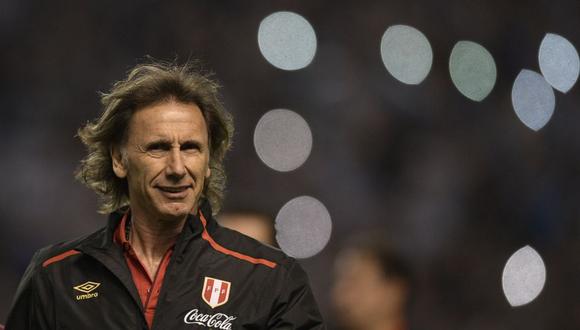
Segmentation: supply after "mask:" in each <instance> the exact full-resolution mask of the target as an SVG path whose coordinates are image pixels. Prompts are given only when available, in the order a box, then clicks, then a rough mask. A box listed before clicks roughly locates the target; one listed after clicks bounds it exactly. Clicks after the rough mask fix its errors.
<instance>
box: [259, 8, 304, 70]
mask: <svg viewBox="0 0 580 330" xmlns="http://www.w3.org/2000/svg"><path fill="white" fill-rule="evenodd" d="M258 46H259V47H260V52H261V53H262V55H263V56H264V57H265V58H266V60H267V61H268V62H270V64H272V65H273V66H275V67H277V68H279V69H282V70H298V69H302V68H304V67H306V66H308V64H310V62H312V59H313V58H314V55H315V54H316V34H315V33H314V29H313V28H312V25H310V23H308V21H307V20H306V19H305V18H304V17H302V16H300V15H298V14H296V13H292V12H288V11H280V12H276V13H273V14H271V15H269V16H267V17H266V18H264V19H263V20H262V22H261V23H260V27H259V28H258Z"/></svg>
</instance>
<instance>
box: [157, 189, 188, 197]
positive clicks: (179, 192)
mask: <svg viewBox="0 0 580 330" xmlns="http://www.w3.org/2000/svg"><path fill="white" fill-rule="evenodd" d="M156 188H157V189H159V191H161V193H162V194H163V195H164V196H166V197H167V198H169V199H181V198H184V197H185V196H187V194H188V192H189V188H191V186H178V187H172V186H157V187H156Z"/></svg>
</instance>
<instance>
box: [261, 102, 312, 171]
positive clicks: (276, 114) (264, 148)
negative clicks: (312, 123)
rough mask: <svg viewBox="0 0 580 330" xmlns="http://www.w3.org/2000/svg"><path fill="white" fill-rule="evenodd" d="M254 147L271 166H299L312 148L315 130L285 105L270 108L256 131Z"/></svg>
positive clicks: (281, 169) (289, 168)
mask: <svg viewBox="0 0 580 330" xmlns="http://www.w3.org/2000/svg"><path fill="white" fill-rule="evenodd" d="M254 147H255V149H256V153H257V154H258V157H260V159H261V160H262V161H263V162H264V164H266V165H267V166H268V167H270V168H272V169H274V170H276V171H280V172H288V171H292V170H295V169H297V168H298V167H300V166H301V165H302V164H304V162H305V161H306V159H308V156H309V155H310V151H311V150H312V133H311V131H310V127H309V126H308V123H307V122H306V121H305V120H304V118H302V117H301V116H300V115H299V114H297V113H296V112H294V111H290V110H285V109H275V110H271V111H268V112H267V113H266V114H264V115H263V116H262V118H260V120H259V121H258V124H257V125H256V129H255V131H254Z"/></svg>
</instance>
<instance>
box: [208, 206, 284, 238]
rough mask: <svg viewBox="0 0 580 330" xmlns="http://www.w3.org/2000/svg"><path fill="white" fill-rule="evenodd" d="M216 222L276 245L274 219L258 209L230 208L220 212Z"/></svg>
mask: <svg viewBox="0 0 580 330" xmlns="http://www.w3.org/2000/svg"><path fill="white" fill-rule="evenodd" d="M217 221H218V223H219V224H220V225H221V226H223V227H226V228H229V229H232V230H235V231H237V232H239V233H242V234H244V235H246V236H249V237H252V238H253V239H255V240H257V241H259V242H262V243H264V244H266V245H269V246H273V247H278V246H277V244H276V229H275V228H274V220H273V219H272V217H270V216H269V215H267V214H265V213H262V212H259V211H248V210H230V211H226V212H222V213H220V215H219V216H218V218H217Z"/></svg>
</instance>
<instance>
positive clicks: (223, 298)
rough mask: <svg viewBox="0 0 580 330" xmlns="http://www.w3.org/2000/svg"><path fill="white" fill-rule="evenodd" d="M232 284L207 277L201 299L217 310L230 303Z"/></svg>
mask: <svg viewBox="0 0 580 330" xmlns="http://www.w3.org/2000/svg"><path fill="white" fill-rule="evenodd" d="M231 286H232V283H230V282H228V281H222V280H218V279H217V278H212V277H207V276H206V277H205V280H204V281H203V291H202V292H201V298H203V301H205V302H206V303H207V304H208V305H210V306H211V308H216V307H218V306H221V305H223V304H225V303H227V302H228V298H229V297H230V288H231Z"/></svg>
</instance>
